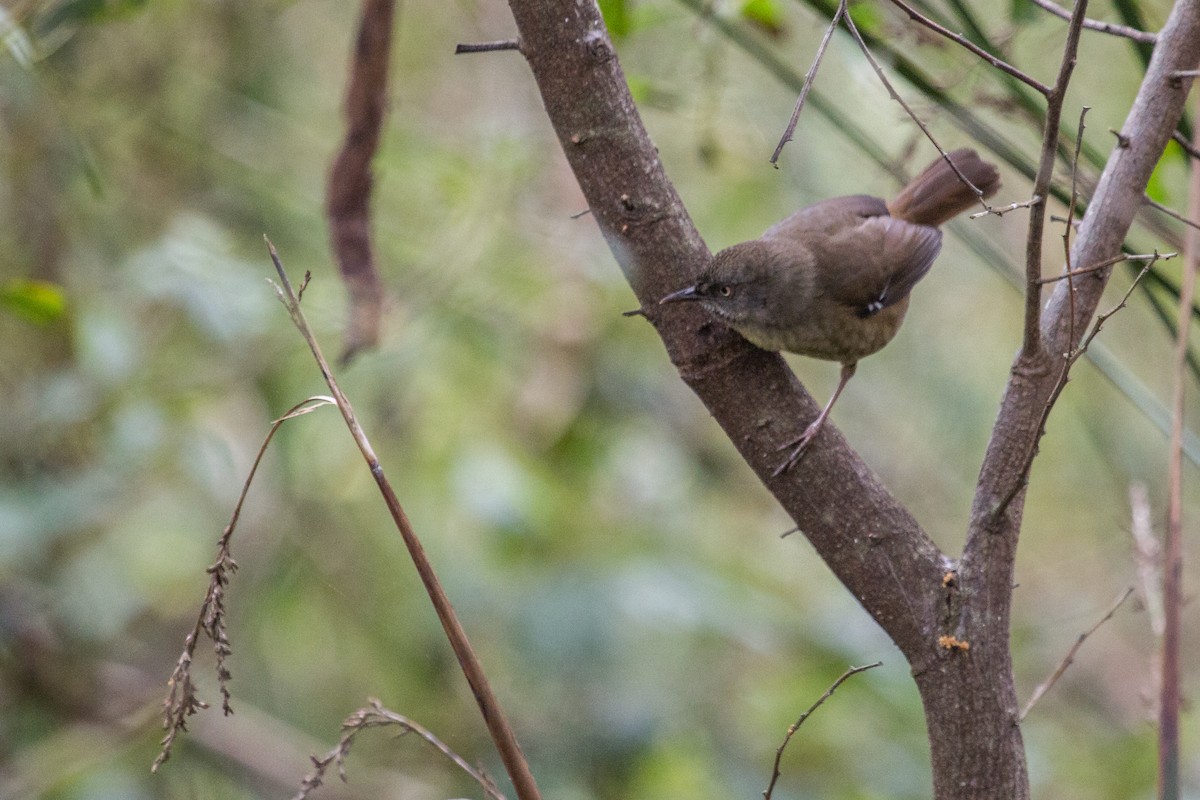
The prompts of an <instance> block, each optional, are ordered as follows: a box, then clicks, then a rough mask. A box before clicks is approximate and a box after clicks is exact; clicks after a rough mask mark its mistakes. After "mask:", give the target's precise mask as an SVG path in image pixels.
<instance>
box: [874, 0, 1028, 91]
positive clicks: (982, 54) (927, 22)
mask: <svg viewBox="0 0 1200 800" xmlns="http://www.w3.org/2000/svg"><path fill="white" fill-rule="evenodd" d="M892 5H894V6H896V7H897V8H899V9H900V10H901V11H903V12H904V13H905V14H908V18H909V19H911V20H912V21H913V22H917V23H920V24H921V25H924V26H925V27H926V28H929V30H931V31H933V32H934V33H937V34H940V35H941V36H944V37H946V38H947V39H949V40H950V41H952V42H954V43H955V44H957V45H959V46H960V47H963V48H966V49H967V50H970V51H971V52H972V53H974V54H975V55H976V56H978V57H979V58H981V59H983V60H984V61H986V62H987V63H989V64H991V65H992V66H993V67H995V68H996V69H998V70H1000V71H1001V72H1006V73H1008V74H1009V75H1011V76H1013V77H1014V78H1016V79H1017V80H1019V81H1021V82H1022V83H1024V84H1026V85H1027V86H1029V87H1030V88H1032V89H1033V90H1034V91H1037V92H1039V93H1040V94H1041V95H1042V96H1043V97H1049V96H1050V91H1051V90H1050V87H1049V86H1047V85H1046V84H1044V83H1042V82H1041V81H1039V80H1037V79H1036V78H1034V77H1033V76H1032V75H1029V74H1027V73H1024V72H1022V71H1021V70H1019V69H1017V68H1016V67H1014V66H1013V65H1012V64H1009V63H1008V62H1007V61H1004V60H1003V59H1000V58H997V57H996V56H994V55H992V54H991V53H989V52H988V51H987V50H984V49H983V48H982V47H980V46H979V45H977V44H975V43H974V42H972V41H970V40H969V39H967V38H966V37H965V36H963V35H962V34H960V33H955V32H954V31H952V30H950V29H949V28H945V27H943V26H941V25H939V24H937V23H936V22H934V21H933V20H931V19H929V17H926V16H925V15H924V14H922V13H921V12H920V11H917V10H916V9H915V8H913V7H912V6H910V5H909V4H908V3H906V2H904V0H892Z"/></svg>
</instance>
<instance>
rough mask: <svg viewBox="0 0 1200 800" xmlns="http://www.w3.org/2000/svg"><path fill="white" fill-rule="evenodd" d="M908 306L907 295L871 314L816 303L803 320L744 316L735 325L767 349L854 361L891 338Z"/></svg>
mask: <svg viewBox="0 0 1200 800" xmlns="http://www.w3.org/2000/svg"><path fill="white" fill-rule="evenodd" d="M907 310H908V299H907V298H905V299H904V300H902V301H901V302H899V303H896V304H894V305H891V306H888V307H887V308H885V309H883V310H882V311H880V312H879V313H878V314H873V315H871V316H869V317H859V316H858V315H857V314H856V313H855V310H854V309H852V308H850V307H849V306H845V305H840V304H814V306H812V307H811V308H810V313H809V314H808V315H807V316H806V317H805V319H804V320H803V322H802V323H801V324H786V325H764V324H761V323H759V322H756V321H748V320H742V321H739V322H736V323H733V328H734V329H735V330H736V331H737V332H738V333H740V334H741V335H742V336H744V337H746V338H747V339H749V340H750V341H751V342H752V343H754V344H755V345H757V346H758V347H761V348H763V349H764V350H781V351H785V352H788V353H798V354H800V355H802V356H808V357H809V358H820V359H824V360H826V361H839V362H842V363H852V362H854V361H857V360H859V359H860V358H866V357H867V356H869V355H871V354H872V353H875V352H878V351H879V350H881V349H882V348H883V346H884V345H886V344H887V343H888V342H890V341H891V340H892V338H893V337H894V336H895V335H896V332H897V331H898V330H900V325H901V323H903V322H904V312H905V311H907Z"/></svg>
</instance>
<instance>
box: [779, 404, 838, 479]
mask: <svg viewBox="0 0 1200 800" xmlns="http://www.w3.org/2000/svg"><path fill="white" fill-rule="evenodd" d="M824 421H825V418H824V416H823V415H822V416H821V417H818V418H817V420H816V421H815V422H813V424H811V425H809V426H808V427H807V428H805V429H804V433H802V434H800V436H799V438H796V439H793V440H792V441H790V442H785V443H784V444H782V445H780V447H779V450H787V449H788V448H789V447H790V448H792V452H790V453H788V457H787V459H786V460H785V461H784V462H783V463H782V464H780V465H779V466H778V467H776V468H775V471H774V472H772V473H771V477H772V478H778V477H779V476H780V475H782V474H783V473H785V472H787V471H788V470H789V469H791V468H792V467H794V466H796V464H797V463H798V462H799V461H800V459H801V458H803V457H804V454H805V453H806V452H807V451H808V446H809V445H810V444H812V440H813V439H815V438H817V433H818V432H820V430H821V423H823V422H824Z"/></svg>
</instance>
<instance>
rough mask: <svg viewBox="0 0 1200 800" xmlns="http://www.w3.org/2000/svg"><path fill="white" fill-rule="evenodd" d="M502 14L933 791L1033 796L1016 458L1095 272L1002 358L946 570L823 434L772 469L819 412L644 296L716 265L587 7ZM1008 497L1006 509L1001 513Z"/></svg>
mask: <svg viewBox="0 0 1200 800" xmlns="http://www.w3.org/2000/svg"><path fill="white" fill-rule="evenodd" d="M1198 3H1200V0H1181V2H1180V3H1179V4H1178V6H1177V8H1176V9H1175V12H1174V13H1173V14H1172V17H1171V20H1170V22H1169V23H1168V26H1167V29H1166V30H1164V32H1163V35H1162V38H1161V39H1160V44H1159V46H1158V48H1157V50H1156V55H1155V62H1154V63H1152V64H1151V68H1150V71H1149V72H1148V74H1147V77H1146V83H1145V84H1144V86H1143V90H1142V93H1141V94H1140V95H1139V98H1138V102H1137V104H1135V106H1134V109H1133V111H1132V112H1131V113H1130V122H1129V123H1128V124H1127V126H1126V131H1125V133H1126V135H1127V136H1129V137H1130V139H1131V140H1132V141H1131V144H1130V146H1129V147H1128V148H1125V149H1124V150H1123V151H1121V152H1119V153H1118V154H1117V156H1116V157H1115V158H1114V159H1113V162H1112V163H1110V166H1109V169H1108V170H1106V172H1105V175H1104V178H1103V179H1102V181H1101V184H1100V187H1099V188H1098V189H1097V192H1096V196H1095V198H1094V200H1093V203H1092V204H1091V206H1090V207H1089V211H1088V216H1087V218H1086V220H1085V222H1084V225H1083V228H1082V229H1081V231H1080V234H1079V239H1078V242H1077V244H1076V247H1075V260H1074V264H1075V266H1084V265H1086V264H1090V263H1097V262H1099V261H1101V260H1103V258H1105V257H1107V256H1110V255H1112V254H1114V253H1115V252H1117V250H1118V248H1119V246H1120V242H1121V240H1122V239H1123V237H1124V233H1125V231H1126V230H1127V229H1128V227H1129V223H1130V221H1131V220H1132V217H1133V213H1134V212H1135V211H1136V208H1137V206H1138V204H1139V203H1140V198H1141V192H1142V188H1143V187H1144V186H1145V182H1146V179H1147V178H1148V176H1149V170H1150V168H1151V167H1152V166H1153V163H1154V162H1155V160H1156V159H1157V157H1158V154H1160V153H1161V152H1162V148H1163V145H1165V142H1166V140H1167V138H1169V136H1170V133H1171V131H1172V130H1173V129H1174V126H1175V121H1176V120H1177V119H1178V116H1179V113H1180V108H1181V107H1182V102H1183V95H1184V94H1186V84H1187V83H1188V81H1186V80H1183V81H1179V80H1174V81H1172V80H1168V79H1167V78H1166V77H1164V76H1165V75H1166V74H1167V73H1168V72H1170V71H1171V70H1174V69H1187V68H1194V66H1195V64H1196V60H1197V49H1198V48H1200V28H1198V27H1197V26H1200V11H1198V9H1197V4H1198ZM510 7H511V9H512V12H513V15H514V17H515V19H516V22H517V27H518V30H519V32H520V49H521V51H522V53H523V54H524V56H525V58H526V59H527V61H528V63H529V66H530V68H531V69H532V71H533V75H534V78H535V80H536V81H537V84H538V87H539V89H540V91H541V94H542V98H543V102H544V103H545V106H546V111H547V114H548V115H549V118H550V121H551V123H552V125H553V126H554V129H555V131H556V133H557V135H558V139H559V142H560V144H561V145H562V148H563V152H564V153H565V154H566V157H567V159H568V161H569V163H570V166H571V168H572V170H574V173H575V176H576V178H577V180H578V181H579V185H580V187H581V188H582V190H583V193H584V195H585V196H586V198H587V201H588V203H589V206H590V209H591V212H592V215H593V216H594V218H595V219H596V222H597V224H598V225H599V226H600V230H601V232H602V233H603V235H604V236H605V238H606V240H607V241H608V243H609V245H610V247H611V248H612V251H613V253H614V255H615V256H616V258H617V260H618V262H619V263H620V265H621V268H622V269H623V270H624V272H625V275H626V276H627V277H628V279H629V282H630V285H631V286H632V287H633V290H634V292H635V293H636V294H637V296H638V298H639V300H640V301H641V302H642V304H643V311H644V313H645V315H646V317H647V319H648V320H649V321H650V322H651V323H652V324H653V325H654V326H655V328H656V329H657V331H658V333H659V335H660V336H661V337H662V340H663V343H664V345H665V346H666V349H667V352H668V353H669V354H670V357H671V360H672V361H673V363H674V364H675V365H676V367H677V368H678V369H679V372H680V374H681V376H682V377H683V379H684V380H685V381H686V382H687V383H688V385H689V386H690V387H691V388H692V389H693V391H695V393H696V394H697V396H698V397H699V398H700V399H701V401H702V402H703V403H704V404H705V406H706V407H707V408H708V410H709V411H710V412H711V413H712V415H713V417H714V418H715V419H716V421H717V422H718V423H719V424H720V425H721V427H722V428H723V429H724V430H725V432H726V434H727V435H728V436H729V438H730V441H731V442H732V443H733V444H734V446H735V447H736V448H737V449H738V451H739V452H740V453H741V455H742V457H743V458H744V459H745V460H746V462H747V463H748V464H749V465H750V466H751V468H753V469H754V470H755V472H756V473H757V474H758V476H759V478H760V479H761V480H762V481H763V483H764V484H765V485H766V486H767V488H768V489H769V490H770V491H771V492H772V494H773V495H774V496H775V497H776V499H777V500H778V501H779V503H780V504H781V505H782V506H783V507H784V509H786V510H787V512H788V513H789V514H790V515H791V516H792V518H793V520H795V522H796V524H797V525H798V527H799V529H800V530H801V532H802V533H803V534H804V535H805V536H806V537H807V538H808V540H809V541H810V542H811V543H812V545H813V547H814V548H815V549H816V551H817V552H818V553H819V554H820V556H821V557H822V558H823V559H824V560H825V561H826V563H827V564H828V565H829V567H830V569H832V570H833V572H834V573H835V574H836V575H837V577H838V578H839V579H840V580H841V582H842V583H843V584H844V585H845V586H846V588H847V589H848V590H849V591H850V592H851V593H852V594H853V595H854V596H855V597H856V598H857V599H858V600H859V602H860V603H861V604H862V605H863V607H864V608H865V609H866V610H867V612H868V613H869V614H871V616H872V617H873V618H874V619H875V620H876V621H877V622H878V623H879V625H880V626H881V627H882V628H883V629H884V630H885V631H886V632H887V633H888V635H889V636H890V637H891V638H892V640H893V641H894V642H895V643H896V645H897V646H898V647H899V648H900V650H901V651H902V652H903V654H904V656H905V658H907V659H908V661H909V664H910V666H911V668H912V671H913V675H914V677H915V679H916V683H917V686H918V689H919V690H920V693H921V697H922V701H923V703H924V708H925V713H926V724H927V727H928V730H929V736H930V742H931V746H932V756H933V775H934V788H935V796H936V797H937V798H939V800H948V799H949V798H956V799H962V798H981V799H982V798H988V799H989V800H991V799H992V798H999V797H1003V798H1026V797H1028V796H1029V784H1028V778H1027V775H1026V769H1025V754H1024V748H1023V744H1022V741H1021V735H1020V729H1019V727H1018V725H1017V703H1016V695H1015V691H1014V688H1013V679H1012V667H1011V659H1010V654H1009V642H1008V639H1009V611H1010V601H1011V587H1012V578H1013V574H1012V573H1013V562H1014V559H1015V553H1016V545H1017V532H1018V530H1019V526H1020V521H1021V511H1022V507H1023V500H1024V490H1023V485H1024V480H1025V473H1026V469H1025V467H1026V461H1027V458H1026V456H1027V454H1028V453H1030V452H1032V451H1031V448H1033V447H1035V446H1036V442H1037V438H1038V434H1039V431H1040V428H1041V424H1042V423H1041V420H1042V413H1043V410H1044V409H1045V408H1046V403H1047V402H1048V399H1049V398H1050V397H1051V396H1052V391H1053V387H1054V384H1055V382H1056V381H1057V380H1058V375H1059V374H1060V373H1061V354H1062V353H1063V352H1066V349H1068V348H1069V346H1070V339H1071V336H1073V337H1074V339H1075V341H1078V337H1079V336H1081V335H1082V331H1083V330H1084V327H1085V325H1086V323H1087V321H1088V320H1089V319H1090V318H1091V314H1092V313H1093V311H1094V310H1095V306H1096V303H1097V302H1098V299H1099V295H1100V292H1101V291H1102V289H1103V286H1104V283H1105V282H1106V280H1107V277H1108V273H1107V271H1105V272H1104V273H1102V274H1097V275H1095V276H1089V277H1088V279H1087V280H1086V283H1087V286H1086V288H1085V287H1083V286H1081V284H1083V283H1085V281H1083V280H1077V281H1075V284H1076V288H1077V290H1079V291H1078V293H1077V296H1076V299H1075V304H1074V310H1075V321H1074V325H1073V327H1072V326H1071V325H1068V324H1067V323H1066V322H1065V321H1064V316H1065V313H1066V310H1068V309H1069V308H1070V306H1068V305H1065V304H1064V301H1063V299H1062V295H1063V292H1065V290H1066V282H1063V283H1061V284H1060V285H1059V288H1058V291H1057V292H1056V294H1055V296H1054V298H1053V299H1052V301H1051V303H1050V304H1049V306H1048V308H1047V311H1046V313H1045V315H1044V317H1043V319H1044V320H1045V326H1044V327H1045V330H1044V337H1043V340H1044V341H1045V342H1046V343H1047V346H1046V350H1045V351H1043V352H1040V353H1029V354H1022V356H1021V358H1020V359H1019V360H1018V362H1017V363H1016V364H1015V365H1014V367H1013V372H1012V376H1011V379H1010V383H1009V387H1008V389H1007V391H1006V394H1005V398H1004V402H1003V405H1002V408H1001V412H1000V417H999V421H998V423H997V428H996V433H995V436H994V437H993V440H992V445H991V447H990V449H989V451H988V454H987V458H986V461H985V463H984V467H983V471H982V473H981V476H980V481H979V487H978V491H977V495H976V501H975V506H974V511H973V515H972V519H971V523H970V526H971V527H970V538H969V542H968V546H967V549H966V550H965V552H964V557H963V559H962V561H961V563H960V564H956V563H955V562H953V561H952V560H950V559H949V558H947V557H946V556H945V555H943V554H942V553H941V552H940V551H939V550H938V548H937V547H936V545H934V543H933V542H932V540H931V539H930V538H929V537H928V536H927V535H926V534H925V532H924V531H923V530H922V529H921V527H920V526H919V525H918V524H917V522H916V521H915V520H914V519H913V517H912V515H911V514H909V512H908V511H907V510H906V509H905V508H904V507H903V505H901V504H900V503H899V502H898V501H897V500H896V499H895V498H894V497H893V496H892V495H891V494H890V493H889V492H888V491H887V489H886V488H885V487H884V486H883V485H882V484H881V483H880V482H879V480H878V479H877V478H876V477H875V475H874V474H873V473H872V472H871V470H870V469H869V468H868V467H867V465H866V464H865V463H864V462H863V461H862V460H861V459H860V458H859V457H858V455H857V454H856V453H854V451H853V450H851V449H850V448H849V447H848V446H847V444H846V442H845V440H844V439H843V438H842V436H841V435H840V434H839V433H838V432H837V431H836V429H834V428H833V427H832V426H826V428H825V429H824V431H823V432H822V433H821V434H820V436H819V437H818V439H817V441H816V442H815V445H814V447H813V448H812V449H811V450H810V452H809V453H808V454H807V455H806V456H805V458H804V459H803V460H802V461H801V462H800V463H799V464H798V465H797V466H796V467H795V468H793V469H792V470H790V471H789V472H786V473H784V474H783V475H781V476H779V477H772V476H771V473H772V471H773V470H774V469H775V467H777V466H778V464H779V459H780V453H779V450H778V449H779V447H780V445H782V444H783V443H784V442H786V441H788V440H789V439H791V438H793V437H794V436H795V435H797V434H798V433H799V432H800V431H801V430H802V429H803V428H804V426H805V425H806V424H807V422H808V421H810V420H811V419H812V418H813V417H814V416H815V415H816V413H817V410H818V409H817V406H816V404H815V403H814V402H813V400H812V398H810V397H809V395H808V394H807V393H806V392H805V391H804V389H803V387H801V386H800V385H799V383H798V382H797V381H796V379H795V377H794V376H793V375H792V373H791V371H790V370H789V369H788V367H787V366H786V364H785V363H784V361H783V360H782V358H780V357H779V356H778V355H776V354H770V353H765V352H763V351H761V350H758V349H757V348H754V347H753V346H751V345H749V344H747V343H746V342H745V341H743V340H742V339H741V338H740V337H738V336H736V335H735V334H733V333H732V332H730V331H729V330H727V329H726V328H724V327H723V326H721V325H718V324H715V323H714V322H712V321H711V319H709V318H708V317H707V316H706V315H705V314H704V313H703V312H702V311H701V310H700V309H698V308H695V307H691V306H687V305H685V306H673V307H661V308H660V307H659V306H657V305H656V301H657V299H658V298H660V297H662V296H663V295H664V294H666V293H667V292H668V291H669V290H673V289H677V288H679V287H680V286H683V285H685V284H686V283H687V282H688V280H689V278H690V277H691V276H693V275H694V274H695V273H696V272H697V271H698V270H699V269H700V267H701V265H702V264H703V263H705V261H706V260H707V259H708V258H709V257H710V256H709V252H708V250H707V248H706V247H705V245H704V243H703V241H702V240H701V238H700V236H699V234H698V233H697V232H696V230H695V228H694V227H693V225H692V223H691V220H690V218H689V217H688V214H687V211H686V210H685V209H684V207H683V205H682V203H681V202H680V200H679V197H678V196H677V194H676V193H675V190H674V188H673V186H672V185H671V183H670V181H669V180H668V178H667V176H666V175H665V173H664V171H663V168H662V165H661V163H660V162H659V160H658V156H657V152H656V150H655V148H654V145H653V143H652V142H651V141H650V139H649V137H648V135H647V134H646V131H645V129H644V128H643V126H642V123H641V120H640V118H639V116H638V114H637V110H636V108H635V106H634V104H633V100H632V98H631V97H630V95H629V92H628V90H627V88H626V82H625V77H624V75H623V74H622V72H621V69H620V65H619V62H618V59H617V56H616V52H615V50H614V48H613V45H612V42H611V41H610V39H609V36H608V33H607V31H606V29H605V27H604V23H603V21H602V19H601V17H600V13H599V11H598V10H597V8H596V6H595V4H594V2H592V0H578V2H555V1H553V0H510ZM1189 37H1190V39H1189ZM1189 58H1190V59H1191V60H1190V62H1189V61H1188V59H1189ZM1068 332H1070V334H1071V336H1068V335H1067V333H1068ZM1056 359H1057V360H1056ZM1014 481H1015V483H1014ZM1014 486H1017V487H1018V488H1017V489H1016V490H1015V491H1013V492H1012V497H1011V500H1010V501H1009V502H1008V503H1007V505H1006V507H1005V508H1004V511H1003V513H1001V514H996V513H994V509H996V508H997V506H998V505H999V503H1000V502H1001V500H1002V499H1003V498H1004V497H1005V496H1006V492H1009V491H1010V489H1011V488H1012V487H1014Z"/></svg>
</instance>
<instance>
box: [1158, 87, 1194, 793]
mask: <svg viewBox="0 0 1200 800" xmlns="http://www.w3.org/2000/svg"><path fill="white" fill-rule="evenodd" d="M1197 108H1198V109H1200V100H1198V101H1197ZM1192 143H1193V145H1195V146H1196V147H1198V148H1200V129H1197V130H1196V131H1194V132H1193V134H1192ZM1188 216H1190V217H1192V218H1194V219H1200V170H1197V169H1192V180H1191V184H1190V187H1189V191H1188ZM1183 250H1184V267H1183V283H1182V286H1181V287H1180V289H1179V321H1178V323H1177V328H1176V330H1177V331H1178V334H1177V338H1176V341H1175V363H1174V367H1175V369H1174V387H1173V390H1172V401H1173V402H1172V406H1173V407H1172V409H1171V411H1172V421H1171V445H1170V454H1169V456H1168V468H1167V484H1168V487H1167V533H1166V541H1165V542H1164V546H1163V561H1162V570H1163V612H1164V615H1163V622H1164V627H1163V640H1162V641H1163V644H1162V681H1161V684H1160V687H1159V692H1160V694H1159V702H1158V796H1159V799H1160V800H1177V798H1178V797H1179V794H1180V786H1179V710H1180V706H1181V704H1182V696H1183V695H1182V692H1181V689H1180V663H1179V660H1180V643H1181V638H1182V632H1181V617H1182V609H1183V428H1184V386H1185V381H1186V375H1187V356H1188V338H1189V337H1188V333H1189V332H1190V331H1191V321H1192V298H1193V297H1194V296H1195V293H1196V271H1197V270H1198V269H1200V231H1198V230H1197V228H1196V227H1191V228H1188V230H1187V235H1186V237H1185V239H1184V248H1183Z"/></svg>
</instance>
